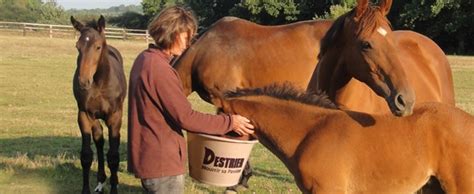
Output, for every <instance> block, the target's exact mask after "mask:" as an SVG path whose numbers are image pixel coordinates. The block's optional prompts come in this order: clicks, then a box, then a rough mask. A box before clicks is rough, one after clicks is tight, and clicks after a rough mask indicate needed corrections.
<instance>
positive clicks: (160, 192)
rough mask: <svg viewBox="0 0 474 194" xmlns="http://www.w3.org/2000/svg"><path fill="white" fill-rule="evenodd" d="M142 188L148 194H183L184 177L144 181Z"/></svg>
mask: <svg viewBox="0 0 474 194" xmlns="http://www.w3.org/2000/svg"><path fill="white" fill-rule="evenodd" d="M142 187H143V189H145V192H144V193H147V194H183V193H184V175H178V176H167V177H162V178H156V179H142Z"/></svg>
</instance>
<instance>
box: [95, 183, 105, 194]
mask: <svg viewBox="0 0 474 194" xmlns="http://www.w3.org/2000/svg"><path fill="white" fill-rule="evenodd" d="M104 186H105V182H103V183H101V182H99V184H97V187H95V189H94V191H95V192H96V193H104Z"/></svg>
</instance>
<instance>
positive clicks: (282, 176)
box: [253, 167, 295, 183]
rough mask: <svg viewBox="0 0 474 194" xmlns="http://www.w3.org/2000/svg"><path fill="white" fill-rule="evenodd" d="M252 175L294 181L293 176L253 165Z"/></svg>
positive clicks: (288, 181)
mask: <svg viewBox="0 0 474 194" xmlns="http://www.w3.org/2000/svg"><path fill="white" fill-rule="evenodd" d="M253 175H254V176H256V177H265V178H267V179H274V180H278V181H281V182H287V183H294V182H295V180H294V179H293V177H289V176H287V174H281V173H278V172H273V171H269V170H266V169H263V168H258V167H253Z"/></svg>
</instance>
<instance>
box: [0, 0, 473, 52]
mask: <svg viewBox="0 0 474 194" xmlns="http://www.w3.org/2000/svg"><path fill="white" fill-rule="evenodd" d="M375 3H376V2H375ZM173 4H184V5H188V6H190V7H191V8H192V9H193V10H194V11H195V13H196V15H197V17H198V20H199V24H200V31H203V30H205V29H206V28H208V27H209V26H210V25H212V24H213V23H214V22H216V21H217V20H219V19H220V18H222V17H224V16H236V17H240V18H244V19H247V20H250V21H253V22H256V23H259V24H263V25H278V24H286V23H292V22H296V21H301V20H310V19H335V18H336V17H338V16H339V15H341V14H343V13H345V12H347V11H349V10H351V9H352V8H353V7H354V6H355V5H356V0H142V2H141V4H140V5H137V6H133V5H131V6H123V5H122V6H116V7H111V8H109V9H90V10H74V9H72V10H64V8H62V7H61V6H59V5H58V4H57V2H56V1H55V0H46V1H44V0H43V1H42V0H0V20H2V21H18V22H37V23H51V24H66V25H67V24H69V16H70V15H74V16H75V17H77V18H79V19H80V20H92V19H96V18H97V17H98V15H100V14H102V15H104V16H105V17H106V18H107V20H108V22H109V25H113V26H117V27H124V28H133V29H146V27H147V25H148V22H149V21H150V20H151V19H152V18H153V17H154V16H155V15H156V14H157V13H158V12H160V11H161V10H162V9H163V8H165V7H166V6H169V5H173ZM388 18H389V20H390V21H391V23H392V26H393V28H394V29H395V30H413V31H416V32H419V33H421V34H424V35H426V36H428V37H430V38H431V39H433V40H434V41H435V42H436V43H438V45H440V46H441V47H442V48H443V50H444V51H445V52H447V53H450V54H474V36H473V35H474V19H472V18H474V3H473V1H472V0H395V1H394V2H393V5H392V8H391V10H390V13H389V15H388Z"/></svg>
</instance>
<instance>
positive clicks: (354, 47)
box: [313, 0, 415, 116]
mask: <svg viewBox="0 0 474 194" xmlns="http://www.w3.org/2000/svg"><path fill="white" fill-rule="evenodd" d="M391 4H392V0H381V1H380V5H379V6H372V5H369V2H368V0H358V5H357V7H355V8H354V9H353V10H352V11H350V12H349V13H346V14H344V15H342V16H341V17H339V18H338V19H337V20H336V21H335V23H334V24H333V26H332V27H331V28H330V29H329V31H328V33H327V34H326V35H325V37H324V38H323V40H322V43H321V52H320V54H319V58H320V61H319V64H318V66H317V70H316V71H317V72H316V76H317V77H316V79H317V80H318V81H317V88H319V89H321V90H323V91H326V92H328V93H329V95H335V90H338V89H340V88H341V87H343V86H344V85H345V84H347V82H349V80H350V79H351V78H352V77H354V78H356V79H358V80H360V81H362V82H364V83H366V84H367V85H368V86H369V87H370V88H371V89H372V90H373V91H374V92H375V93H377V95H379V96H381V97H383V98H385V100H386V101H387V103H388V105H389V107H390V110H391V111H392V113H393V114H394V115H397V116H405V115H409V114H411V112H412V110H413V104H414V101H415V94H414V91H413V89H412V88H411V87H410V86H409V83H408V81H407V78H406V76H405V72H404V70H403V69H402V66H401V64H400V60H399V58H398V55H397V52H398V50H397V49H396V45H395V44H396V42H395V39H394V36H393V33H392V30H391V27H390V23H389V21H388V20H387V18H386V17H385V16H386V15H387V13H388V11H389V9H390V7H391ZM313 84H314V83H313ZM331 90H332V91H331ZM331 97H333V96H331Z"/></svg>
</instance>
